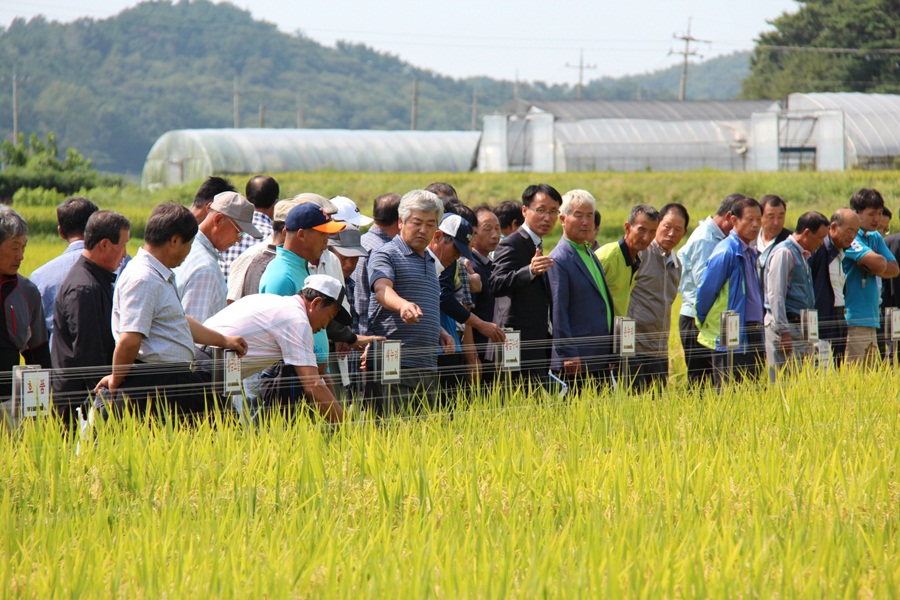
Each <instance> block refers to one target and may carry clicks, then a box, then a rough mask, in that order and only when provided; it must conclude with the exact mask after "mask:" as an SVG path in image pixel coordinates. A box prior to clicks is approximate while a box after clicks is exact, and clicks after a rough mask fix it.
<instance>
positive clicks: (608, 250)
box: [595, 241, 621, 260]
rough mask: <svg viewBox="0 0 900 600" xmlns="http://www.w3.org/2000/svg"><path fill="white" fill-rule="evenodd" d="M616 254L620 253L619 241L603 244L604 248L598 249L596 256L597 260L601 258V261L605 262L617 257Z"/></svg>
mask: <svg viewBox="0 0 900 600" xmlns="http://www.w3.org/2000/svg"><path fill="white" fill-rule="evenodd" d="M616 252H619V242H618V241H615V242H609V243H607V244H603V245H602V246H600V247H599V248H597V252H595V254H596V255H597V258H599V259H600V260H605V259H608V258H610V257H612V256H615V254H616ZM620 254H621V253H620Z"/></svg>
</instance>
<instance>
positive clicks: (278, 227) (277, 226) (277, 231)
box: [272, 221, 284, 235]
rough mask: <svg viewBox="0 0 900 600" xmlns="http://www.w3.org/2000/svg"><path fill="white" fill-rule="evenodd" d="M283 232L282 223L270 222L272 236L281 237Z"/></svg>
mask: <svg viewBox="0 0 900 600" xmlns="http://www.w3.org/2000/svg"><path fill="white" fill-rule="evenodd" d="M282 231H284V221H272V235H281V232H282Z"/></svg>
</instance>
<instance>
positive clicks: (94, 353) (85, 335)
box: [51, 256, 116, 402]
mask: <svg viewBox="0 0 900 600" xmlns="http://www.w3.org/2000/svg"><path fill="white" fill-rule="evenodd" d="M115 281H116V275H115V273H111V272H109V271H107V270H106V269H104V268H103V267H101V266H99V265H98V264H96V263H94V262H92V261H91V260H89V259H88V258H86V257H85V256H81V257H80V258H79V259H78V261H77V262H76V263H75V265H74V266H73V267H72V270H71V271H69V274H68V276H67V277H66V278H65V280H64V281H63V282H62V285H61V286H60V287H59V293H58V294H57V295H56V307H55V311H54V321H55V323H54V326H55V327H54V329H55V331H56V334H55V335H54V341H53V347H52V349H51V356H52V357H53V368H54V369H58V370H54V372H53V377H52V382H53V390H54V391H55V392H56V393H57V394H61V393H75V392H78V393H80V395H81V396H80V398H79V399H78V401H79V402H80V401H82V400H84V394H85V392H86V391H87V390H92V389H94V386H95V385H96V384H97V382H98V381H99V380H100V379H101V378H102V377H103V376H104V375H106V374H107V373H109V365H111V364H112V358H113V351H114V350H115V348H116V340H115V339H114V338H113V335H112V324H111V320H110V319H111V317H112V306H113V284H114V283H115ZM86 367H102V370H101V371H99V372H98V371H96V370H93V371H92V370H90V369H86Z"/></svg>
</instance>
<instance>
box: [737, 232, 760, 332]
mask: <svg viewBox="0 0 900 600" xmlns="http://www.w3.org/2000/svg"><path fill="white" fill-rule="evenodd" d="M738 240H739V241H740V243H741V250H742V251H743V255H744V281H745V282H746V284H747V290H746V292H747V304H746V308H745V315H746V316H745V320H746V321H747V322H749V323H762V320H763V317H764V316H765V308H764V307H763V299H762V287H761V286H760V283H759V271H757V270H756V268H757V262H758V261H759V251H757V249H756V248H754V247H753V246H751V245H749V244H747V243H745V242H744V240H742V239H740V238H738Z"/></svg>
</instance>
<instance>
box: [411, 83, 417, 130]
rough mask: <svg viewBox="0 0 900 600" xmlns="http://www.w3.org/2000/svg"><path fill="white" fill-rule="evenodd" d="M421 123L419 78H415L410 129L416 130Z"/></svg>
mask: <svg viewBox="0 0 900 600" xmlns="http://www.w3.org/2000/svg"><path fill="white" fill-rule="evenodd" d="M418 122H419V78H418V77H414V78H413V97H412V114H411V115H410V124H409V128H410V129H411V130H412V131H415V130H416V127H417V126H418Z"/></svg>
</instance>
